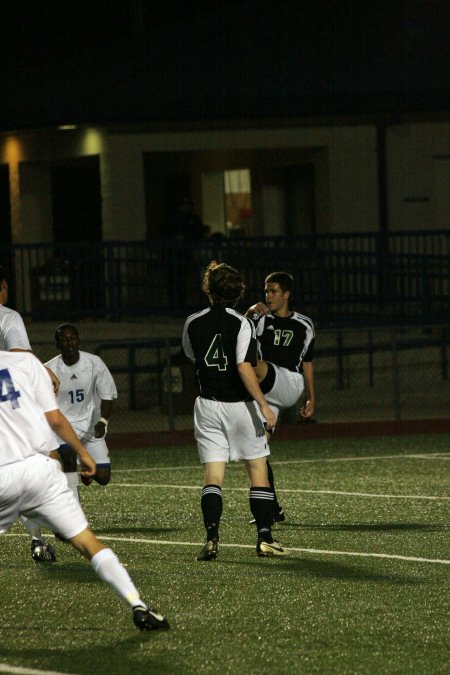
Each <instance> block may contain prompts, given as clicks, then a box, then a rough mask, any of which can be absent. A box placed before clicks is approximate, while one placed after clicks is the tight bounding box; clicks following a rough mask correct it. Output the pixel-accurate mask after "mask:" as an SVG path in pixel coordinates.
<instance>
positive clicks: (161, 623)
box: [133, 607, 170, 630]
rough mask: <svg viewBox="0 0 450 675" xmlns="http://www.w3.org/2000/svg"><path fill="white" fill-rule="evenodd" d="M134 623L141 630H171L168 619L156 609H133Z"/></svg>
mask: <svg viewBox="0 0 450 675" xmlns="http://www.w3.org/2000/svg"><path fill="white" fill-rule="evenodd" d="M133 623H134V625H135V626H136V628H138V629H139V630H167V629H168V628H170V626H169V622H168V621H167V619H166V617H165V616H163V615H162V614H159V613H158V612H157V610H156V609H150V607H149V608H148V609H145V607H133Z"/></svg>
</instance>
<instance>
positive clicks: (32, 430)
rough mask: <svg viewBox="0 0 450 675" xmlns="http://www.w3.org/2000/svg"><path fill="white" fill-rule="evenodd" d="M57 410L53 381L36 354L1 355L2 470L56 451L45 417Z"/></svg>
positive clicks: (52, 434) (0, 434)
mask: <svg viewBox="0 0 450 675" xmlns="http://www.w3.org/2000/svg"><path fill="white" fill-rule="evenodd" d="M57 408H58V405H57V403H56V399H55V394H54V393H53V387H52V383H51V380H50V377H49V375H48V373H47V371H46V370H45V368H44V366H43V365H42V363H40V362H39V360H38V359H37V358H36V357H35V356H34V354H29V353H27V352H7V351H0V466H3V465H5V464H11V463H12V462H18V461H21V460H23V459H26V458H27V457H30V456H32V455H34V454H36V453H43V454H48V453H49V452H50V450H53V449H54V448H55V440H54V439H55V435H54V433H53V432H52V430H51V429H50V426H49V424H48V422H47V419H46V417H45V414H44V413H46V412H50V411H52V410H56V409H57Z"/></svg>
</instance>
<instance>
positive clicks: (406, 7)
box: [0, 0, 450, 130]
mask: <svg viewBox="0 0 450 675" xmlns="http://www.w3.org/2000/svg"><path fill="white" fill-rule="evenodd" d="M0 21H1V41H0V60H1V71H0V91H1V92H2V93H1V99H0V128H2V129H3V130H7V129H17V128H27V127H37V126H45V125H50V124H58V123H61V122H71V121H73V122H79V123H81V122H86V123H102V122H104V123H108V122H109V123H112V122H118V123H120V122H124V123H129V122H144V123H145V122H171V121H175V122H177V121H178V122H179V121H192V120H208V119H211V120H230V119H245V118H266V117H267V118H269V117H296V116H308V115H314V116H317V115H328V114H360V113H367V114H389V115H394V116H395V115H396V114H399V115H401V114H402V113H405V112H420V111H425V112H430V111H443V110H445V109H448V108H449V92H450V77H449V73H450V67H449V64H450V58H449V44H450V40H449V35H450V32H449V27H450V2H448V0H396V1H395V2H385V1H384V0H381V1H379V2H373V3H370V4H368V3H361V2H355V1H354V0H351V1H349V2H341V1H337V2H322V1H321V0H319V1H318V2H310V3H303V2H299V1H298V0H297V1H293V0H279V1H278V2H275V1H274V2H267V1H265V0H258V1H257V2H256V1H254V0H240V1H235V0H229V1H228V2H211V0H210V1H209V2H203V1H202V2H194V3H193V4H189V3H184V2H183V3H178V2H176V3H171V2H166V3H162V2H159V1H158V2H145V1H142V0H141V1H135V2H122V3H110V2H104V1H103V0H102V1H99V2H93V3H89V4H87V3H80V2H75V1H72V0H66V1H63V2H30V1H27V2H25V1H21V0H16V1H11V0H6V1H3V2H2V3H1V15H0Z"/></svg>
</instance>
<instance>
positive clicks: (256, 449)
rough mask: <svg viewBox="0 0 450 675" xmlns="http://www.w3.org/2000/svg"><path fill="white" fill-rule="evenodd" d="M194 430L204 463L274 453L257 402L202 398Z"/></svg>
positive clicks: (196, 411)
mask: <svg viewBox="0 0 450 675" xmlns="http://www.w3.org/2000/svg"><path fill="white" fill-rule="evenodd" d="M194 429H195V438H196V441H197V447H198V454H199V457H200V462H201V463H202V464H205V463H206V462H228V461H237V460H239V459H257V458H258V457H265V456H266V455H269V454H270V450H269V446H268V445H267V442H266V434H265V430H264V417H263V416H262V414H261V411H260V410H259V407H258V406H257V404H256V403H255V402H254V401H248V402H244V401H238V402H236V403H234V402H233V403H231V402H227V401H210V400H209V399H207V398H202V397H201V396H198V397H197V399H196V400H195V405H194Z"/></svg>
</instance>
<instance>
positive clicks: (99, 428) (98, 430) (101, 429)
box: [94, 422, 106, 438]
mask: <svg viewBox="0 0 450 675" xmlns="http://www.w3.org/2000/svg"><path fill="white" fill-rule="evenodd" d="M105 434H106V424H105V423H104V422H97V424H96V425H95V427H94V438H103V436H104V435H105Z"/></svg>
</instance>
